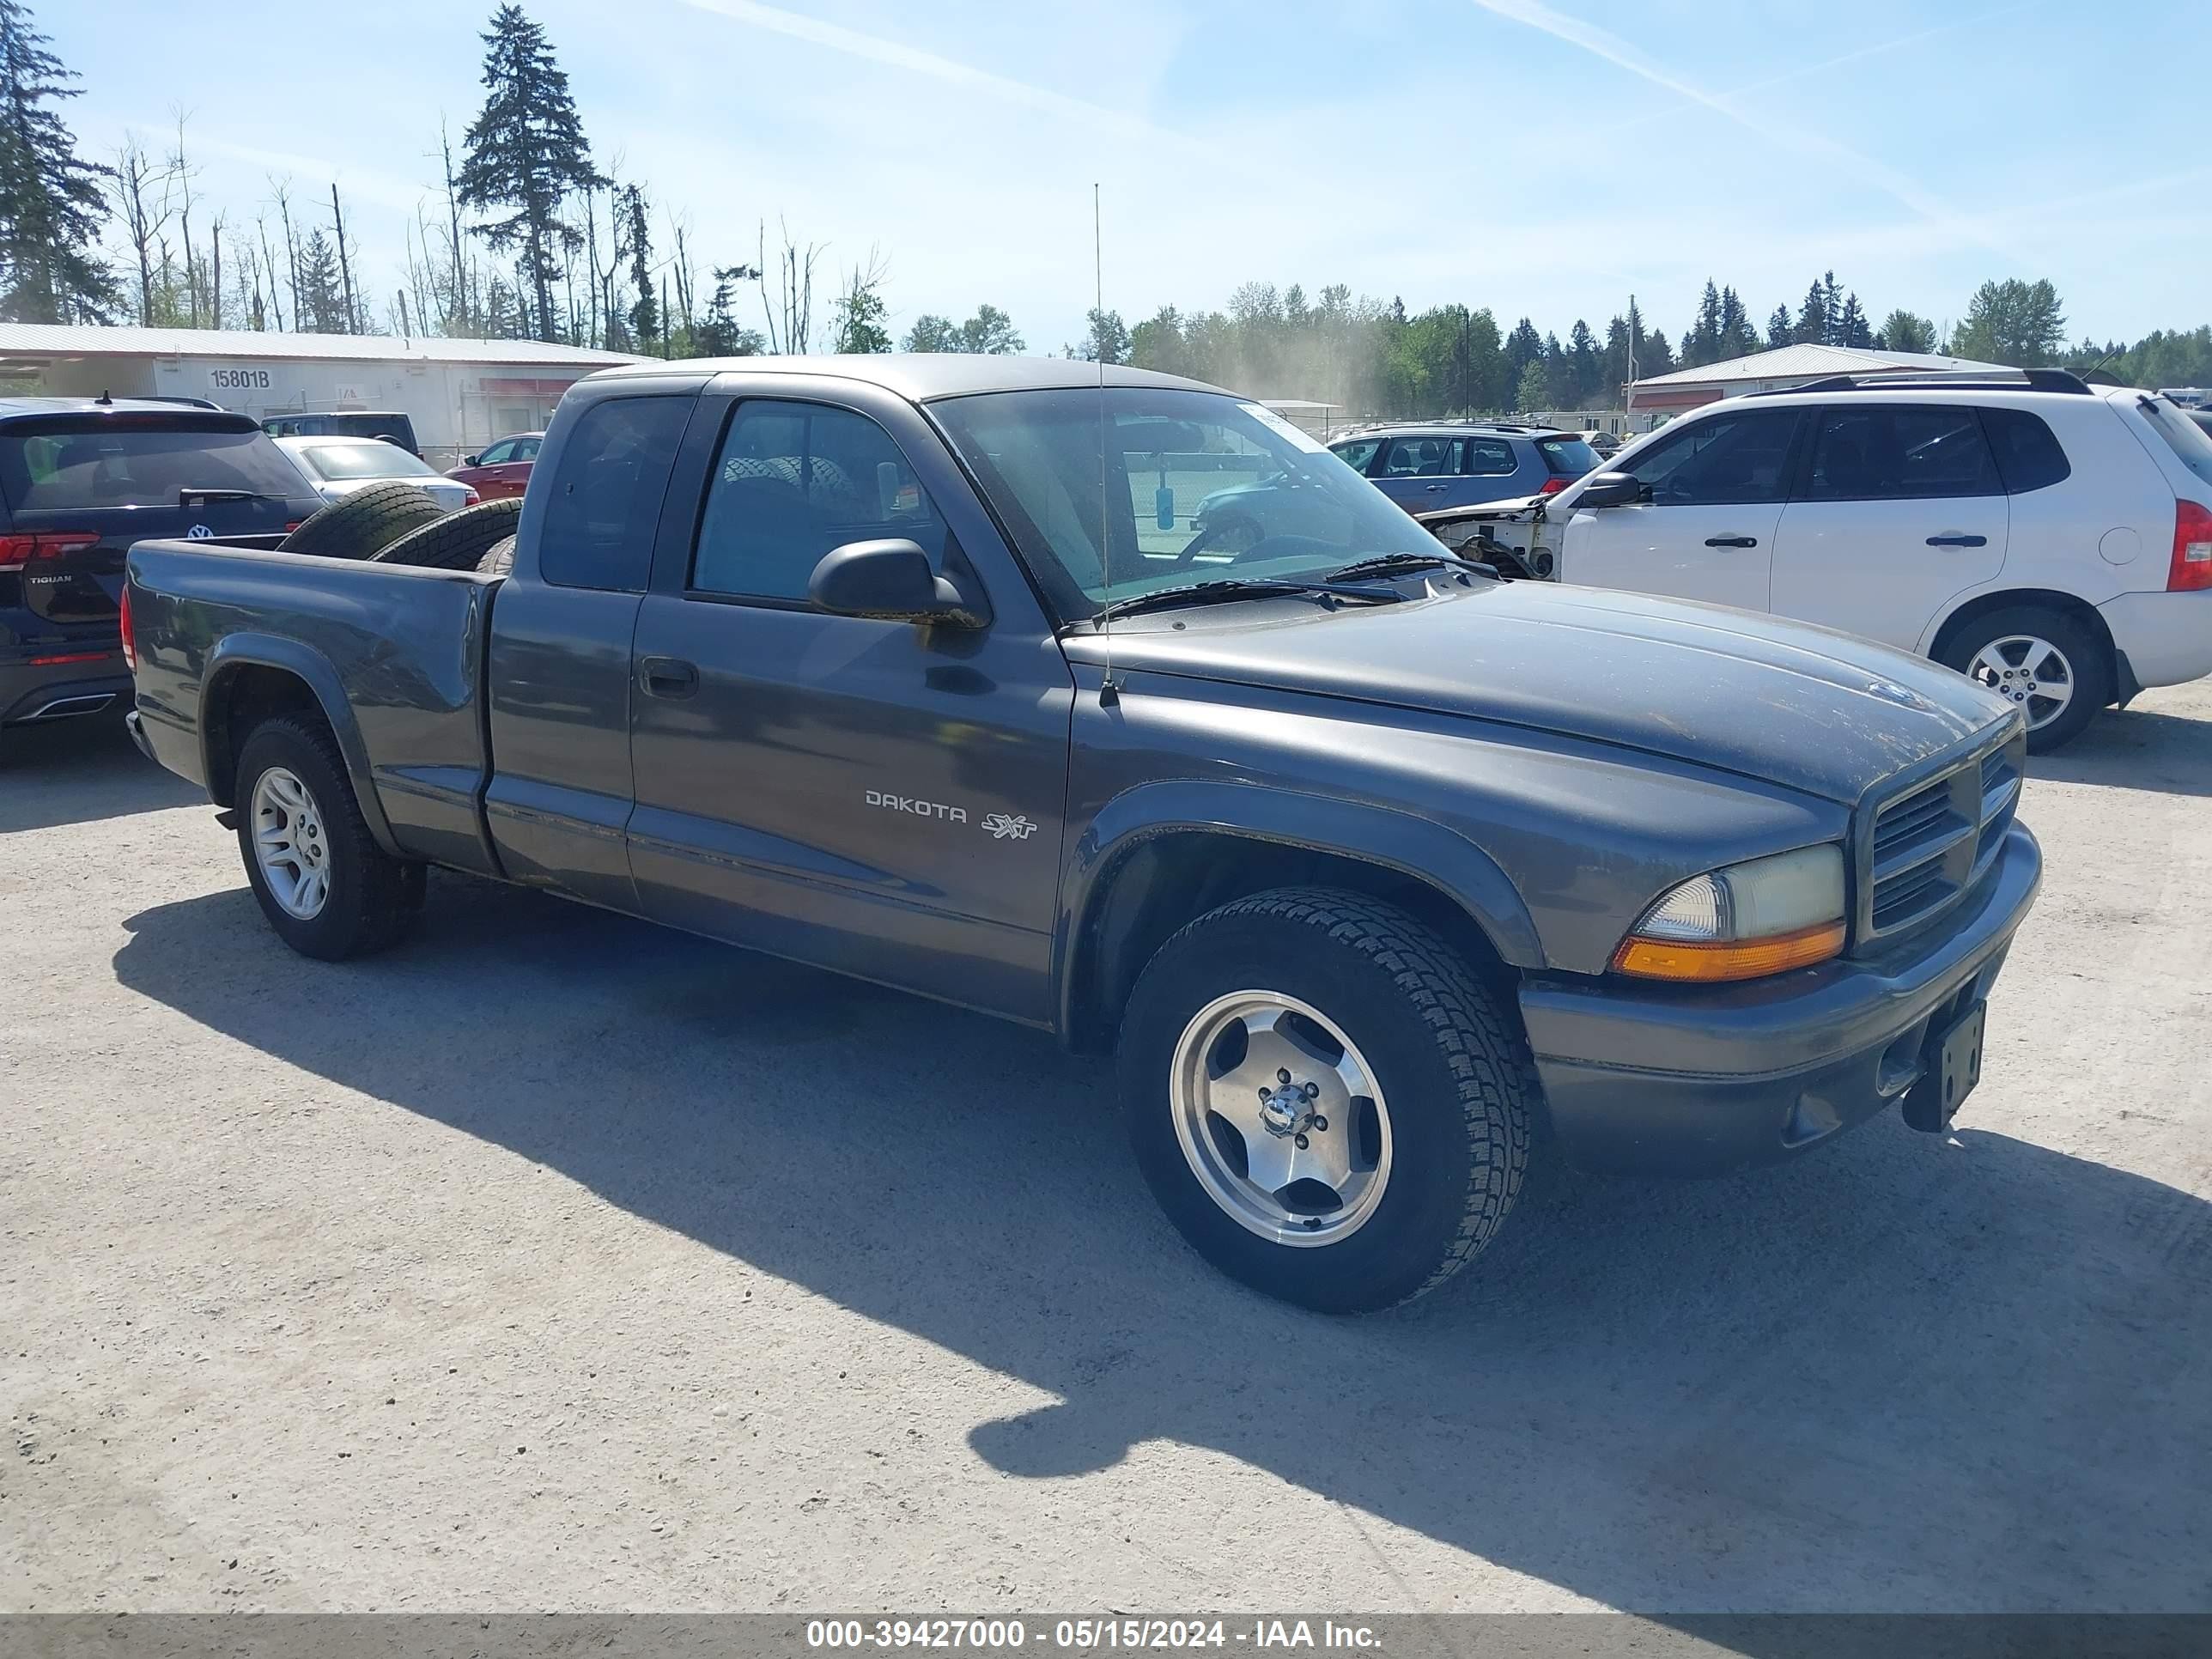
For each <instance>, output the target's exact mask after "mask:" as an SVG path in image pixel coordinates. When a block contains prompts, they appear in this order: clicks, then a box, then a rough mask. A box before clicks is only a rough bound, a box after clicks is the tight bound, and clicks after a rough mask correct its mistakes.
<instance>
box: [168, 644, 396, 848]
mask: <svg viewBox="0 0 2212 1659" xmlns="http://www.w3.org/2000/svg"><path fill="white" fill-rule="evenodd" d="M242 668H273V669H276V670H278V671H281V672H283V673H287V674H290V675H292V676H293V677H294V678H296V679H298V680H299V681H300V682H301V684H304V685H306V687H307V690H308V691H309V692H310V693H311V694H312V695H313V697H314V699H315V702H316V703H317V705H318V706H319V707H320V708H321V709H322V713H323V719H324V720H325V721H327V722H328V723H329V725H330V728H331V735H332V736H334V737H335V738H337V744H338V753H339V754H340V755H341V756H342V757H344V760H345V767H346V779H347V781H349V783H351V784H352V785H353V793H354V799H355V800H356V801H357V802H358V803H359V804H360V806H361V816H362V818H363V819H364V820H365V821H366V822H367V823H368V833H369V834H370V836H373V837H374V839H375V842H376V844H377V846H378V847H379V848H381V849H382V850H383V851H384V852H385V853H386V854H390V855H391V856H392V857H393V858H404V856H405V854H403V853H402V852H401V851H400V850H399V845H398V842H396V841H394V840H393V839H392V824H391V822H390V820H389V819H387V818H386V817H385V816H384V803H383V801H382V800H381V799H379V798H378V796H377V793H376V786H375V783H374V781H373V779H372V776H371V774H370V771H369V765H368V744H366V743H364V742H363V741H362V735H361V723H360V722H359V721H358V720H356V719H355V718H354V713H353V705H352V704H351V703H349V702H347V701H346V695H345V687H344V685H343V684H342V683H341V682H340V680H339V679H338V674H337V669H336V668H334V667H332V666H331V661H330V659H329V658H327V657H325V656H324V655H323V653H321V652H319V651H317V650H315V649H314V648H313V647H310V646H306V645H302V644H301V643H300V642H299V641H297V640H288V639H282V638H279V637H278V636H276V635H270V634H228V635H224V636H223V637H222V639H221V640H219V641H216V647H215V649H214V650H213V651H211V652H210V653H208V662H207V668H206V671H205V672H204V673H203V674H202V676H201V677H200V766H201V769H202V770H203V771H204V773H205V775H206V777H207V780H208V793H210V795H212V796H214V797H215V799H216V804H217V805H222V806H235V805H237V802H235V801H234V800H231V799H228V796H229V795H230V794H231V793H233V787H232V786H233V780H232V779H231V778H229V777H228V776H227V775H224V774H223V773H222V769H220V768H218V767H217V766H216V755H215V740H216V736H217V735H218V727H217V726H216V723H215V722H214V721H212V720H209V719H208V717H207V711H208V710H209V709H210V708H215V707H216V705H217V699H218V698H219V697H220V696H222V690H223V685H224V683H225V682H226V681H227V680H228V679H229V678H230V677H231V676H232V675H233V674H234V673H236V672H237V671H239V670H240V669H242ZM224 735H226V736H227V735H228V734H224Z"/></svg>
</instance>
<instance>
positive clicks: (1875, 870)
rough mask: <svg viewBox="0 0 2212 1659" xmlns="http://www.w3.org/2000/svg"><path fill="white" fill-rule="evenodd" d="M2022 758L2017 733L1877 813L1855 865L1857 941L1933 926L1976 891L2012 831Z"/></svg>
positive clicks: (2022, 741) (1912, 787)
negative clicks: (1974, 887)
mask: <svg viewBox="0 0 2212 1659" xmlns="http://www.w3.org/2000/svg"><path fill="white" fill-rule="evenodd" d="M2026 762H2027V737H2026V735H2025V734H2024V733H2021V732H2015V733H2014V734H2013V735H2012V736H2010V737H2009V738H2006V739H2005V740H2004V741H2003V742H2002V743H1999V744H1996V745H1995V746H1994V747H1992V748H1990V749H1987V750H1984V751H1982V752H1981V753H1979V754H1977V755H1974V756H1972V757H1968V758H1967V759H1966V760H1963V761H1960V762H1957V763H1954V764H1953V765H1951V766H1949V767H1947V768H1945V769H1942V770H1941V771H1939V772H1937V773H1936V775H1935V776H1933V777H1929V778H1923V779H1921V780H1918V781H1915V782H1913V783H1911V784H1909V785H1907V786H1906V787H1905V789H1904V790H1903V791H1902V792H1901V793H1899V794H1896V795H1893V796H1892V797H1891V798H1890V799H1888V800H1887V801H1885V802H1883V803H1882V804H1881V806H1879V807H1878V808H1876V809H1875V814H1874V819H1873V824H1872V827H1871V829H1870V830H1869V834H1868V835H1867V836H1866V838H1865V842H1864V848H1865V851H1864V853H1863V855H1862V862H1861V864H1860V866H1859V874H1860V886H1859V891H1860V893H1861V894H1862V895H1863V897H1862V900H1861V906H1860V912H1859V928H1858V933H1859V938H1860V939H1861V940H1862V942H1867V943H1871V942H1873V941H1875V940H1878V939H1887V938H1889V937H1891V936H1893V935H1894V934H1897V933H1902V932H1904V931H1905V930H1906V929H1908V928H1911V927H1918V926H1920V925H1921V924H1922V923H1923V922H1926V921H1931V920H1933V919H1934V918H1935V917H1936V915H1939V914H1941V913H1942V911H1943V910H1945V909H1946V908H1948V907H1949V906H1950V905H1951V904H1953V903H1954V902H1956V901H1957V899H1958V897H1959V896H1960V894H1962V893H1964V892H1965V891H1966V890H1967V889H1968V888H1969V887H1971V886H1972V885H1973V884H1974V882H1975V880H1976V879H1977V878H1978V877H1979V876H1980V875H1981V873H1982V872H1983V871H1984V870H1985V869H1987V868H1988V867H1989V865H1990V860H1992V859H1994V858H1995V857H1996V851H1997V848H1998V845H1999V844H2000V843H2001V842H2002V841H2003V840H2004V835H2005V831H2006V829H2008V828H2009V827H2010V826H2011V823H2012V819H2013V813H2014V811H2015V810H2016V809H2017V807H2018V805H2019V803H2020V783H2021V775H2022V774H2023V772H2024V770H2025V767H2026Z"/></svg>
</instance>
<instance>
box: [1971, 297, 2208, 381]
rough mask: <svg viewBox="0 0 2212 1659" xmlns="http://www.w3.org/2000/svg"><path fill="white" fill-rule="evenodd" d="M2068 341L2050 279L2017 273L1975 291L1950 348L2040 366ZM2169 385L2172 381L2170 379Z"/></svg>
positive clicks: (1985, 358) (2063, 315)
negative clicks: (2037, 279) (2030, 278)
mask: <svg viewBox="0 0 2212 1659" xmlns="http://www.w3.org/2000/svg"><path fill="white" fill-rule="evenodd" d="M2065 339H2066V313H2065V312H2064V311H2063V309H2062V308H2061V307H2060V306H2059V303H2058V290H2057V289H2055V288H2053V287H2052V286H2051V283H2050V282H2049V281H2048V279H2045V280H2044V281H2041V282H2034V283H2027V282H2022V281H2021V280H2020V279H2019V278H2017V277H2013V278H2009V279H2008V280H2007V281H2004V282H2002V283H1983V284H1982V285H1981V287H1979V288H1978V289H1975V290H1974V297H1973V301H1972V303H1971V304H1970V305H1968V306H1967V307H1966V321H1964V322H1962V323H1960V325H1959V327H1958V331H1957V332H1955V333H1954V334H1953V335H1952V337H1951V352H1952V355H1953V356H1959V357H1977V358H1979V359H1980V360H1981V361H1982V362H1990V363H2008V364H2012V365H2014V366H2015V367H2017V368H2040V367H2042V366H2043V365H2045V364H2046V363H2049V362H2052V361H2054V360H2055V359H2056V358H2057V356H2058V352H2059V349H2060V347H2061V346H2062V345H2063V344H2064V343H2065ZM2168 384H2172V382H2168Z"/></svg>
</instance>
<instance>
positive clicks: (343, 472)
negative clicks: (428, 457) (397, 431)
mask: <svg viewBox="0 0 2212 1659" xmlns="http://www.w3.org/2000/svg"><path fill="white" fill-rule="evenodd" d="M301 453H302V454H304V455H305V456H306V457H307V465H310V466H312V467H313V468H314V469H315V471H318V472H319V473H320V474H322V476H323V477H325V478H429V477H436V476H437V473H436V471H435V469H434V468H432V467H430V466H428V465H426V464H425V463H423V462H422V461H419V460H417V459H415V457H414V456H412V455H410V454H409V453H407V452H406V451H405V450H404V449H402V448H400V447H398V445H397V444H388V443H385V442H383V441H380V440H369V441H363V442H355V443H342V444H305V445H302V446H301Z"/></svg>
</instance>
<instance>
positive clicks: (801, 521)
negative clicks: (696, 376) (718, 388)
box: [691, 398, 947, 601]
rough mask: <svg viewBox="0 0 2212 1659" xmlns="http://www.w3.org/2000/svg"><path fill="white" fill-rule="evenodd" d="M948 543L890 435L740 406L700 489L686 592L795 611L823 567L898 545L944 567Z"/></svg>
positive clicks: (790, 409)
mask: <svg viewBox="0 0 2212 1659" xmlns="http://www.w3.org/2000/svg"><path fill="white" fill-rule="evenodd" d="M946 536H947V532H946V530H945V521H944V520H943V519H941V518H939V516H938V512H937V508H936V506H935V505H934V503H933V502H932V501H930V499H929V496H928V495H927V493H926V492H924V490H923V489H922V488H921V483H920V481H919V480H918V479H916V477H915V474H914V470H913V469H912V468H911V467H909V466H908V465H907V462H906V457H905V456H904V455H903V454H902V453H900V451H899V447H898V446H897V444H896V443H894V442H893V441H891V435H890V434H889V433H888V432H885V431H884V429H883V428H881V427H879V426H878V425H877V424H876V423H875V422H873V421H872V420H870V419H869V418H868V417H867V416H865V415H856V414H854V412H853V411H852V410H848V409H833V408H830V407H828V406H827V405H824V404H801V403H784V402H780V401H776V400H773V399H768V398H761V399H757V400H754V401H750V402H746V403H742V404H738V410H737V414H736V415H735V416H734V417H733V418H732V420H731V422H730V427H729V430H728V431H727V432H726V433H725V434H724V435H723V436H722V450H721V453H720V455H718V456H716V457H715V459H714V474H713V477H711V479H710V480H709V481H708V485H707V505H706V510H705V512H704V513H702V515H701V517H700V520H699V543H698V547H697V549H696V551H695V552H694V553H693V555H692V560H691V586H692V588H693V590H694V591H695V592H703V593H727V594H732V595H736V596H738V597H741V598H744V599H790V600H801V601H803V600H804V599H805V598H806V588H807V583H808V581H809V580H810V579H811V577H812V576H813V574H814V567H815V566H816V565H817V564H819V563H820V562H822V556H823V554H825V553H827V552H829V550H831V549H833V548H838V547H842V546H843V545H844V544H846V543H848V542H866V541H879V540H882V539H884V538H889V537H901V538H905V539H907V540H908V541H913V542H917V543H919V544H921V549H922V550H923V551H924V552H926V553H927V554H928V555H929V557H930V562H931V563H932V564H933V565H941V564H942V562H943V560H944V556H945V540H946Z"/></svg>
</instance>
